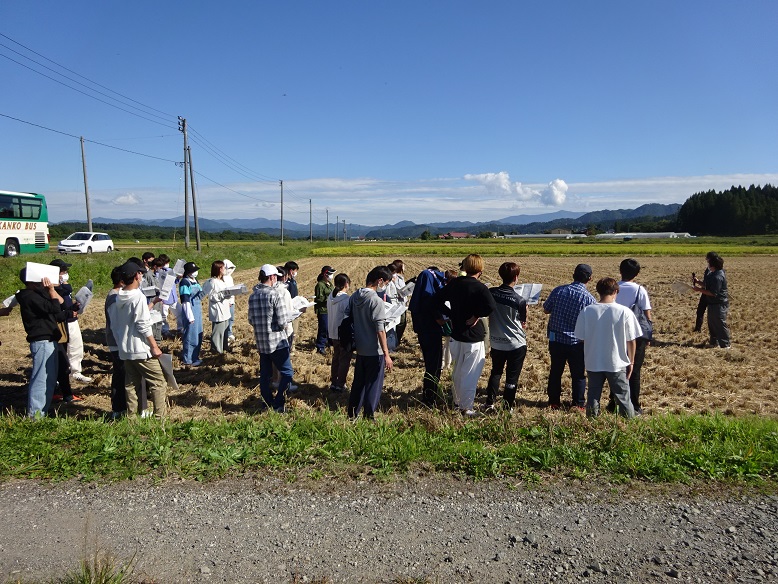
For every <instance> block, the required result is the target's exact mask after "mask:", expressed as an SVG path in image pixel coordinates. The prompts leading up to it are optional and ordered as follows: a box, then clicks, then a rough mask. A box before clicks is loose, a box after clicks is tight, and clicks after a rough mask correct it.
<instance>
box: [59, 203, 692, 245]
mask: <svg viewBox="0 0 778 584" xmlns="http://www.w3.org/2000/svg"><path fill="white" fill-rule="evenodd" d="M680 208H681V205H678V204H672V205H661V204H658V203H654V204H647V205H642V206H640V207H638V208H637V209H617V210H613V211H611V210H604V211H592V212H590V213H575V212H571V211H556V212H554V213H543V214H539V215H513V216H510V217H504V218H502V219H497V220H495V221H482V222H477V223H474V222H471V221H448V222H442V223H425V224H418V223H413V222H412V221H400V222H399V223H394V224H391V225H389V224H387V225H380V226H374V225H359V224H356V223H347V224H346V236H347V237H348V238H358V237H364V238H365V239H408V238H418V237H419V236H420V235H421V234H422V233H423V232H424V231H429V232H430V234H431V235H433V236H437V235H438V234H445V233H449V232H452V231H455V232H464V233H471V234H473V235H477V234H479V233H481V232H483V231H498V232H503V233H542V232H543V231H546V230H548V229H554V228H566V229H571V230H577V229H582V228H586V227H587V226H588V225H591V224H598V225H599V226H600V227H601V228H604V227H612V225H611V224H615V222H617V221H623V220H635V219H649V218H660V217H667V216H670V215H675V214H676V213H677V212H678V209H680ZM189 221H190V223H189V224H190V226H191V228H194V220H193V219H192V218H191V217H190V218H189ZM92 222H93V223H107V224H111V223H113V224H124V225H127V224H131V225H147V226H158V227H168V228H172V229H183V226H184V217H183V215H181V216H178V217H173V218H171V219H140V218H134V219H109V218H105V217H97V218H95V219H93V220H92ZM62 223H83V221H62ZM199 223H200V230H201V231H206V232H210V233H220V232H223V231H239V232H248V233H260V232H262V233H266V234H268V235H270V236H279V235H280V234H281V222H280V221H279V220H277V219H264V218H259V217H258V218H255V219H219V220H216V219H206V218H203V217H201V218H199ZM310 229H311V227H310V226H309V225H307V224H303V223H295V222H294V221H284V235H285V236H286V237H289V238H307V237H308V235H309V233H310ZM335 229H336V227H335V224H334V223H331V224H330V225H329V226H327V225H320V224H316V223H314V224H313V235H314V237H318V238H322V237H325V236H326V235H327V234H328V233H329V236H330V237H331V238H333V237H334V235H335ZM342 236H343V224H342V223H341V224H340V226H338V238H341V237H342Z"/></svg>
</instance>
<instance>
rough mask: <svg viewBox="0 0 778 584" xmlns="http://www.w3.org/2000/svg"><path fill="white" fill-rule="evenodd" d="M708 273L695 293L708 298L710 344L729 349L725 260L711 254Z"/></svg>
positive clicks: (709, 255) (697, 286)
mask: <svg viewBox="0 0 778 584" xmlns="http://www.w3.org/2000/svg"><path fill="white" fill-rule="evenodd" d="M707 258H708V271H707V273H706V274H705V280H704V281H703V283H702V285H701V286H700V285H696V286H695V287H694V289H695V291H697V292H700V293H701V294H703V295H704V296H705V297H706V298H707V306H708V332H709V333H710V344H711V345H712V346H714V347H719V348H721V349H729V347H730V342H731V340H730V333H729V325H728V324H727V316H728V314H729V291H728V290H727V275H726V273H725V272H724V259H723V258H722V257H721V256H720V255H719V254H717V253H715V252H710V253H709V254H708V256H707Z"/></svg>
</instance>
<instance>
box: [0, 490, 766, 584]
mask: <svg viewBox="0 0 778 584" xmlns="http://www.w3.org/2000/svg"><path fill="white" fill-rule="evenodd" d="M590 483H591V484H590ZM0 500H2V505H0V581H3V582H6V581H9V580H11V581H14V582H15V581H17V580H21V581H26V582H29V581H31V580H36V579H41V580H42V579H47V578H51V577H54V576H61V575H63V574H64V573H65V571H67V570H68V569H73V568H75V567H76V566H77V564H78V562H79V560H80V559H81V558H84V557H93V555H94V552H95V550H96V549H99V550H102V551H103V552H108V553H111V554H112V555H113V556H114V557H117V558H120V559H125V560H126V559H129V558H131V557H132V556H133V555H134V557H135V570H134V574H135V576H136V577H138V578H139V579H143V578H145V579H146V581H147V582H152V581H153V582H159V583H163V582H164V583H167V582H272V583H274V584H285V583H290V582H295V583H300V582H327V583H336V582H440V583H448V582H496V583H502V582H608V583H610V582H676V581H683V582H761V581H778V533H776V532H777V531H778V496H776V495H773V494H768V495H766V494H759V493H755V492H753V491H752V492H748V493H744V492H742V491H734V490H727V489H715V490H714V489H705V490H704V491H694V490H692V489H690V488H688V487H684V486H661V487H647V486H644V485H634V484H633V485H631V486H626V487H625V486H610V485H605V486H602V485H599V484H598V483H596V481H593V480H592V481H588V482H585V483H581V482H578V481H572V480H571V481H554V482H552V483H551V484H542V485H539V486H536V487H532V488H529V489H527V488H526V487H524V486H517V487H515V488H511V486H510V485H507V484H505V483H499V482H477V483H476V482H471V481H466V480H457V479H455V478H440V477H417V478H413V479H407V480H402V481H397V482H391V483H379V482H359V481H356V482H343V481H327V480H324V479H322V480H318V481H307V480H306V481H304V484H301V483H287V482H284V481H282V480H280V479H277V478H261V479H253V480H252V479H239V480H231V481H223V482H217V483H205V484H201V483H195V482H168V483H165V484H160V485H153V484H150V483H146V482H144V481H133V482H125V483H119V484H114V485H108V486H100V485H92V484H82V483H75V482H69V483H64V484H58V485H48V484H42V483H38V482H34V481H12V482H8V483H5V484H2V485H0Z"/></svg>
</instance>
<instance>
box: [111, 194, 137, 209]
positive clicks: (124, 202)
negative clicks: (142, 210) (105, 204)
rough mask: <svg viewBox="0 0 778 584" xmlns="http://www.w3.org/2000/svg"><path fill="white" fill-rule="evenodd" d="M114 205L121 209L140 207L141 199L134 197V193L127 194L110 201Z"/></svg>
mask: <svg viewBox="0 0 778 584" xmlns="http://www.w3.org/2000/svg"><path fill="white" fill-rule="evenodd" d="M111 202H112V203H113V204H114V205H121V206H122V207H129V206H133V205H140V204H141V202H142V201H141V199H140V197H138V196H136V195H135V193H127V194H125V195H119V196H118V197H116V198H114V199H113V201H111Z"/></svg>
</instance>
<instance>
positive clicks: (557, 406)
mask: <svg viewBox="0 0 778 584" xmlns="http://www.w3.org/2000/svg"><path fill="white" fill-rule="evenodd" d="M546 407H548V409H549V410H561V409H562V406H561V405H560V404H548V406H546Z"/></svg>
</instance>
